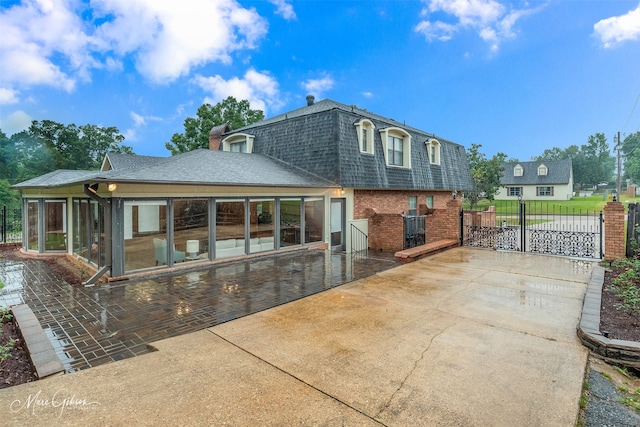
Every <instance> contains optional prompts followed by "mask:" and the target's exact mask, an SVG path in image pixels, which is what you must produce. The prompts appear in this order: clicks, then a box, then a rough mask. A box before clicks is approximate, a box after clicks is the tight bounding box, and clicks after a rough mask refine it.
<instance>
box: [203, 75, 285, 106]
mask: <svg viewBox="0 0 640 427" xmlns="http://www.w3.org/2000/svg"><path fill="white" fill-rule="evenodd" d="M193 82H194V83H195V84H197V85H198V86H200V87H201V88H202V89H203V90H205V91H207V92H210V93H211V96H208V97H206V98H205V100H204V102H207V103H209V104H211V105H215V104H217V103H218V102H220V101H222V100H223V99H225V98H227V97H229V96H233V97H234V98H236V99H237V100H238V101H240V100H243V99H246V100H248V101H249V103H250V104H251V108H252V109H254V110H262V111H263V112H264V113H265V114H266V113H267V109H268V108H271V109H274V110H277V109H279V108H281V107H282V105H283V102H282V101H281V100H280V89H279V86H278V82H277V81H276V80H275V79H274V78H273V77H271V76H270V75H269V74H268V73H260V72H258V71H256V70H254V69H253V68H251V69H249V70H248V71H247V72H246V73H245V75H244V77H243V78H238V77H233V78H231V79H229V80H225V79H223V78H222V77H221V76H220V75H215V76H211V77H204V76H200V75H198V76H196V77H195V78H194V79H193Z"/></svg>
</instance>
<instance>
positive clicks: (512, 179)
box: [495, 159, 573, 200]
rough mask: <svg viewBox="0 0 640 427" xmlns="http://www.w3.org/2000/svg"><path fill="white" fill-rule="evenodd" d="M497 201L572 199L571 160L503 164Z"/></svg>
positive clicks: (496, 196)
mask: <svg viewBox="0 0 640 427" xmlns="http://www.w3.org/2000/svg"><path fill="white" fill-rule="evenodd" d="M503 167H504V172H503V174H502V178H501V180H500V183H501V184H502V187H501V188H500V190H499V191H498V192H497V193H496V195H495V198H496V199H497V200H508V199H516V198H521V199H525V200H534V199H536V200H568V199H570V198H571V197H572V196H573V170H572V166H571V159H565V160H553V161H552V160H545V161H544V162H512V163H504V164H503Z"/></svg>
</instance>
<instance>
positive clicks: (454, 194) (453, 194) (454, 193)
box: [451, 190, 458, 200]
mask: <svg viewBox="0 0 640 427" xmlns="http://www.w3.org/2000/svg"><path fill="white" fill-rule="evenodd" d="M457 194H458V190H453V191H451V196H452V197H453V200H455V199H456V195H457Z"/></svg>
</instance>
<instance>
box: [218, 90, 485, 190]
mask: <svg viewBox="0 0 640 427" xmlns="http://www.w3.org/2000/svg"><path fill="white" fill-rule="evenodd" d="M363 118H366V119H369V120H370V121H371V122H372V123H373V124H374V125H375V132H374V148H375V152H374V155H370V154H364V153H361V152H360V149H359V144H358V135H357V130H356V127H355V123H356V122H358V121H360V120H361V119H363ZM389 127H398V128H401V129H403V130H405V131H407V132H408V133H410V134H411V139H412V141H411V164H412V168H411V169H405V168H398V167H388V166H387V165H386V164H385V158H384V152H383V148H382V140H381V136H380V134H379V131H380V130H381V129H385V128H389ZM240 132H242V133H248V134H251V135H254V136H255V138H254V141H253V152H254V153H260V154H265V155H267V156H270V157H273V158H277V159H280V160H282V161H283V162H286V163H289V164H293V165H296V166H298V167H300V168H302V169H304V170H307V171H309V172H311V173H313V174H315V175H317V176H321V177H324V178H326V179H328V180H330V181H332V182H334V183H336V184H337V185H340V186H343V187H348V188H361V189H418V190H422V189H430V190H453V189H457V190H469V189H472V188H473V180H472V178H471V174H470V172H469V166H468V160H467V156H466V152H465V150H464V147H463V146H461V145H459V144H456V143H453V142H451V141H448V140H446V139H444V138H441V137H437V136H435V135H433V134H429V133H427V132H424V131H421V130H419V129H416V128H413V127H411V126H406V125H405V124H403V123H399V122H396V121H395V120H393V119H389V118H385V117H382V116H379V115H376V114H372V113H370V112H368V111H366V110H363V109H360V108H357V107H355V106H349V105H345V104H341V103H338V102H335V101H332V100H322V101H319V102H317V103H315V104H312V105H309V106H305V107H302V108H299V109H297V110H293V111H290V112H288V113H286V114H282V115H279V116H276V117H273V118H270V119H267V120H264V121H262V122H258V123H254V124H252V125H249V126H245V127H243V128H241V129H237V130H234V131H231V132H229V133H227V134H226V135H227V136H228V135H233V134H234V133H240ZM431 138H435V139H437V140H438V142H439V143H440V147H441V155H440V159H441V163H440V165H432V164H430V162H429V159H428V154H427V148H426V146H425V142H426V141H427V140H429V139H431Z"/></svg>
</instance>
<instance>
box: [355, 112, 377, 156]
mask: <svg viewBox="0 0 640 427" xmlns="http://www.w3.org/2000/svg"><path fill="white" fill-rule="evenodd" d="M355 125H356V132H357V133H358V145H359V146H360V152H361V153H366V154H373V153H374V151H373V130H374V129H375V128H376V127H375V125H374V124H373V123H372V122H371V120H367V119H362V120H360V121H359V122H356V124H355Z"/></svg>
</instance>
